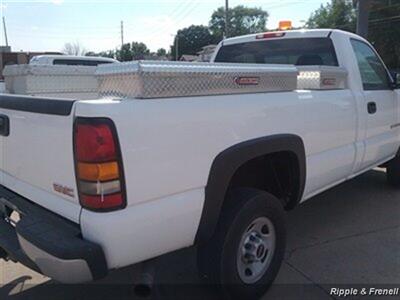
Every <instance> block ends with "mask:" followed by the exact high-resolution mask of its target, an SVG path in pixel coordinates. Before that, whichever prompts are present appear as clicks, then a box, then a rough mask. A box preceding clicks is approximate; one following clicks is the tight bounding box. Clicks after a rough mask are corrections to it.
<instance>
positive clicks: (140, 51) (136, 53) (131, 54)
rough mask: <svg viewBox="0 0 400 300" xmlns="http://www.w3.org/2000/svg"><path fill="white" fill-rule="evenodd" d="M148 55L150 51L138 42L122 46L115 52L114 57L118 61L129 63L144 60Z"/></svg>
mask: <svg viewBox="0 0 400 300" xmlns="http://www.w3.org/2000/svg"><path fill="white" fill-rule="evenodd" d="M149 54H150V50H149V49H148V48H147V46H146V44H144V43H139V42H132V43H127V44H123V45H122V47H121V48H120V49H119V50H117V52H116V57H117V59H118V60H119V61H131V60H137V59H144V58H145V56H146V55H149Z"/></svg>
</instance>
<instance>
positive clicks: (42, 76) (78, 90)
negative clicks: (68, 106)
mask: <svg viewBox="0 0 400 300" xmlns="http://www.w3.org/2000/svg"><path fill="white" fill-rule="evenodd" d="M95 71H96V67H92V66H90V67H89V66H64V65H29V64H28V65H25V64H23V65H9V66H6V67H5V68H4V70H3V76H4V78H5V83H6V89H7V91H8V92H10V93H11V94H22V95H35V96H48V97H51V96H57V97H65V98H79V99H96V98H97V89H98V84H97V79H96V76H95Z"/></svg>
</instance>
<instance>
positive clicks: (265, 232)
mask: <svg viewBox="0 0 400 300" xmlns="http://www.w3.org/2000/svg"><path fill="white" fill-rule="evenodd" d="M275 244H276V234H275V227H274V225H273V224H272V222H271V220H270V219H268V218H267V217H260V218H257V219H255V220H254V221H252V222H251V223H250V225H249V226H248V227H247V229H246V230H245V231H244V233H243V235H242V238H241V241H240V244H239V249H238V253H237V260H236V261H237V271H238V273H239V277H240V279H241V280H242V281H243V282H244V283H246V284H252V283H255V282H257V281H258V280H259V279H260V278H261V277H262V276H263V275H264V274H265V272H266V271H267V270H268V268H269V266H270V264H271V261H272V257H273V256H274V251H275Z"/></svg>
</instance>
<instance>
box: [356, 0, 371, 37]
mask: <svg viewBox="0 0 400 300" xmlns="http://www.w3.org/2000/svg"><path fill="white" fill-rule="evenodd" d="M370 8H371V0H358V1H357V34H358V35H360V36H362V37H364V38H367V36H368V15H369V10H370Z"/></svg>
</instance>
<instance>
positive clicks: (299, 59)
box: [215, 37, 338, 66]
mask: <svg viewBox="0 0 400 300" xmlns="http://www.w3.org/2000/svg"><path fill="white" fill-rule="evenodd" d="M215 62H226V63H259V64H293V65H298V66H305V65H324V66H338V61H337V57H336V52H335V48H334V46H333V43H332V40H331V39H330V38H329V37H324V38H292V39H274V40H262V41H252V42H246V43H240V44H233V45H226V46H222V47H221V48H220V50H219V51H218V53H217V56H216V58H215Z"/></svg>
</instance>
